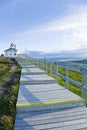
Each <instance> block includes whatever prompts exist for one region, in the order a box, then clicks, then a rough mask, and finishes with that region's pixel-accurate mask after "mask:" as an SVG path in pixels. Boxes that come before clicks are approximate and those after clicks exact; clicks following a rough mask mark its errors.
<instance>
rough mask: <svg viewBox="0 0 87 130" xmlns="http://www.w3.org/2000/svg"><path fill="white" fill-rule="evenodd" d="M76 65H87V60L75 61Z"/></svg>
mask: <svg viewBox="0 0 87 130" xmlns="http://www.w3.org/2000/svg"><path fill="white" fill-rule="evenodd" d="M73 62H75V63H81V64H87V59H84V60H76V61H73Z"/></svg>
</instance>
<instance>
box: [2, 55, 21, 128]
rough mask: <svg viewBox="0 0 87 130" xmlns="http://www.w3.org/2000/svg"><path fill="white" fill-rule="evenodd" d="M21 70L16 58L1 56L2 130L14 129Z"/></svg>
mask: <svg viewBox="0 0 87 130" xmlns="http://www.w3.org/2000/svg"><path fill="white" fill-rule="evenodd" d="M20 71H21V69H20V67H19V65H18V63H17V62H16V61H15V59H14V58H5V57H2V56H1V57H0V130H13V125H14V120H15V115H16V101H17V95H18V88H19V79H20Z"/></svg>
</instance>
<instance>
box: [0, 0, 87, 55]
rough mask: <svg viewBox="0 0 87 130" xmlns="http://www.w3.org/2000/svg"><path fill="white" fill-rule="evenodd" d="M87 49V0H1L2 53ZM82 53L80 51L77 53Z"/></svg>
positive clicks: (0, 32)
mask: <svg viewBox="0 0 87 130" xmlns="http://www.w3.org/2000/svg"><path fill="white" fill-rule="evenodd" d="M12 42H13V43H15V44H16V45H17V49H18V50H19V51H23V50H25V48H26V49H27V50H36V51H44V52H49V51H58V52H60V51H73V50H80V49H82V50H84V49H85V50H86V48H87V0H0V53H2V52H3V50H5V49H7V48H8V47H9V46H10V44H11V43H12ZM77 53H78V51H77Z"/></svg>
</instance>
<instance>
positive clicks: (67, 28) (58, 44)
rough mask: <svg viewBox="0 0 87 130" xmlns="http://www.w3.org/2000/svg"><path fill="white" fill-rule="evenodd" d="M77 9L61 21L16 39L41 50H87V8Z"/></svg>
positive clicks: (46, 24)
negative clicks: (83, 48)
mask: <svg viewBox="0 0 87 130" xmlns="http://www.w3.org/2000/svg"><path fill="white" fill-rule="evenodd" d="M75 8H76V7H75ZM75 8H74V12H73V13H71V14H69V15H68V16H64V17H63V18H61V19H60V20H59V19H56V20H53V21H51V22H48V23H45V24H44V25H40V26H38V27H36V28H34V29H31V30H27V31H25V32H21V33H18V34H16V35H15V37H16V39H18V40H19V39H21V42H22V41H23V42H24V41H27V43H30V47H31V48H36V49H39V50H41V49H42V50H55V49H56V50H75V49H78V48H79V49H80V48H82V47H85V48H87V6H86V5H85V6H81V7H80V6H78V8H76V9H75ZM19 41H20V40H19ZM35 44H36V45H37V46H35Z"/></svg>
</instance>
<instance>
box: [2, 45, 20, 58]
mask: <svg viewBox="0 0 87 130" xmlns="http://www.w3.org/2000/svg"><path fill="white" fill-rule="evenodd" d="M17 53H18V50H17V49H16V44H14V43H11V45H10V47H9V48H8V49H7V50H4V56H6V57H16V56H17Z"/></svg>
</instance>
